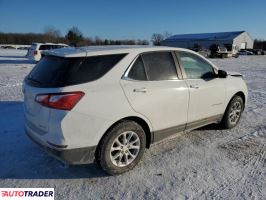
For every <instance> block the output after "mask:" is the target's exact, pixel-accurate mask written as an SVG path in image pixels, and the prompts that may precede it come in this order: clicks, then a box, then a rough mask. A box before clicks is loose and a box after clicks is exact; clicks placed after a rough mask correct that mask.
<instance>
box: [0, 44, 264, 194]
mask: <svg viewBox="0 0 266 200" xmlns="http://www.w3.org/2000/svg"><path fill="white" fill-rule="evenodd" d="M25 54H26V52H25V51H23V50H1V49H0V187H54V188H55V194H56V199H104V198H108V199H206V198H208V199H209V198H215V199H265V198H266V189H265V188H266V143H265V142H266V56H241V57H239V58H238V59H235V58H230V59H213V60H212V61H213V62H214V63H215V64H217V65H218V66H219V67H220V68H222V69H225V70H228V71H238V72H241V73H242V74H243V75H244V78H245V80H246V82H247V84H248V88H249V99H248V104H247V107H246V110H245V112H244V115H243V117H242V119H241V122H240V124H239V125H238V126H237V127H236V128H234V129H232V130H217V127H216V126H208V127H204V128H201V129H199V130H195V131H192V132H190V133H187V134H179V135H178V136H177V137H176V138H173V139H170V140H168V141H164V142H162V143H160V144H159V145H156V146H153V147H152V148H151V149H149V150H147V151H146V153H145V155H144V157H143V159H142V162H141V163H140V164H139V165H138V166H137V167H136V168H135V169H134V170H133V171H130V172H128V173H126V174H123V175H120V176H115V177H110V176H106V174H104V173H103V172H102V171H101V170H99V169H98V168H97V167H96V166H95V165H94V164H91V165H89V166H71V167H69V168H64V167H63V166H62V165H60V164H59V163H58V162H57V161H56V160H54V159H53V158H51V157H49V156H48V155H47V154H46V153H44V152H43V151H42V150H41V149H40V148H39V147H38V146H36V145H35V144H33V143H32V142H31V141H30V140H29V139H28V138H27V137H26V136H25V135H24V132H23V113H22V101H23V96H22V92H21V82H22V80H23V78H24V77H25V75H26V74H27V73H28V72H29V71H30V70H31V69H32V67H33V66H34V64H33V63H32V62H30V61H28V60H27V59H26V58H24V57H23V56H24V55H25Z"/></svg>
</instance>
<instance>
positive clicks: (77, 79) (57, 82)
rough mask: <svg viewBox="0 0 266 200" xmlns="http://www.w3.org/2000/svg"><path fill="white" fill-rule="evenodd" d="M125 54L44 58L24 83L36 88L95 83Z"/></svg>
mask: <svg viewBox="0 0 266 200" xmlns="http://www.w3.org/2000/svg"><path fill="white" fill-rule="evenodd" d="M125 55H126V54H113V55H103V56H91V57H82V58H62V57H56V56H45V57H44V58H43V59H41V61H40V62H39V63H38V64H37V65H36V66H35V67H34V68H33V70H32V71H31V72H30V74H29V75H28V76H27V78H26V81H27V82H28V83H29V84H31V85H33V86H36V87H63V86H70V85H76V84H81V83H86V82H91V81H95V80H97V79H99V78H101V77H102V76H103V75H105V74H106V73H107V72H108V71H109V70H110V69H112V68H113V67H114V66H115V65H116V64H117V63H118V62H119V61H120V60H122V59H123V58H124V57H125Z"/></svg>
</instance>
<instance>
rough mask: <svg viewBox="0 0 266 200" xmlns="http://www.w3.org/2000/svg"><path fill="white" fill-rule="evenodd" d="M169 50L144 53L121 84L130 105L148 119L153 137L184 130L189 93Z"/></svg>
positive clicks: (162, 136) (156, 138) (163, 136)
mask: <svg viewBox="0 0 266 200" xmlns="http://www.w3.org/2000/svg"><path fill="white" fill-rule="evenodd" d="M176 61H177V60H176V58H175V56H174V54H173V53H172V52H151V53H145V54H142V55H140V56H138V58H136V60H135V62H134V63H133V64H132V65H131V67H130V68H129V70H128V71H127V73H126V74H125V77H124V78H123V80H121V84H122V87H123V89H124V91H125V94H126V96H127V98H128V101H129V103H130V105H131V106H132V108H133V109H134V110H135V111H136V112H138V113H140V114H141V115H144V116H145V117H146V118H147V119H149V120H150V122H151V124H152V127H153V130H154V133H155V134H154V137H155V138H154V140H155V141H157V140H160V139H162V138H165V137H167V136H169V135H171V134H174V133H177V132H179V131H182V130H184V128H185V124H186V122H187V109H188V100H189V92H188V88H187V85H186V83H185V81H184V80H182V78H181V73H180V69H179V66H177V65H176V64H177V62H176Z"/></svg>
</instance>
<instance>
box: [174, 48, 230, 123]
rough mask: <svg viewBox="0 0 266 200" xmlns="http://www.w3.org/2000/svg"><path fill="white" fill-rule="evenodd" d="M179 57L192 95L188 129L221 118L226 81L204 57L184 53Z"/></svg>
mask: <svg viewBox="0 0 266 200" xmlns="http://www.w3.org/2000/svg"><path fill="white" fill-rule="evenodd" d="M177 55H178V58H179V61H180V64H181V67H182V70H183V71H182V72H183V74H184V77H185V81H186V82H187V85H188V87H189V93H190V100H189V110H188V128H193V127H191V126H193V124H194V125H195V126H197V125H200V124H201V123H204V122H206V121H209V120H215V119H216V118H219V116H221V115H222V114H223V112H224V108H225V105H224V103H225V102H224V101H225V84H224V80H225V79H222V78H218V77H217V75H216V73H215V70H214V68H213V66H212V65H211V64H210V63H208V62H207V61H206V60H205V59H203V58H202V57H200V56H198V55H196V54H194V53H190V52H182V51H179V52H177ZM190 125H191V126H190Z"/></svg>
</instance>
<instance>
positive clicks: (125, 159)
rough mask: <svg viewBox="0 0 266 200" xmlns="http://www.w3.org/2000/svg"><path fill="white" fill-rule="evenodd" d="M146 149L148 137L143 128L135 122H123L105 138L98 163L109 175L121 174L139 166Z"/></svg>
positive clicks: (98, 155)
mask: <svg viewBox="0 0 266 200" xmlns="http://www.w3.org/2000/svg"><path fill="white" fill-rule="evenodd" d="M145 147H146V135H145V132H144V130H143V129H142V127H141V126H140V125H139V124H137V123H136V122H133V121H123V122H121V123H119V124H117V125H115V126H114V127H113V128H112V129H111V130H110V131H108V132H107V133H106V135H105V136H104V137H103V139H102V140H101V142H100V144H99V146H98V149H97V152H96V161H97V163H98V164H99V165H100V167H101V168H102V169H103V170H104V171H106V172H107V173H108V174H111V175H117V174H121V173H124V172H126V171H129V170H131V169H133V168H134V167H135V166H136V165H137V163H138V162H139V161H140V159H141V157H142V155H143V153H144V151H145Z"/></svg>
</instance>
